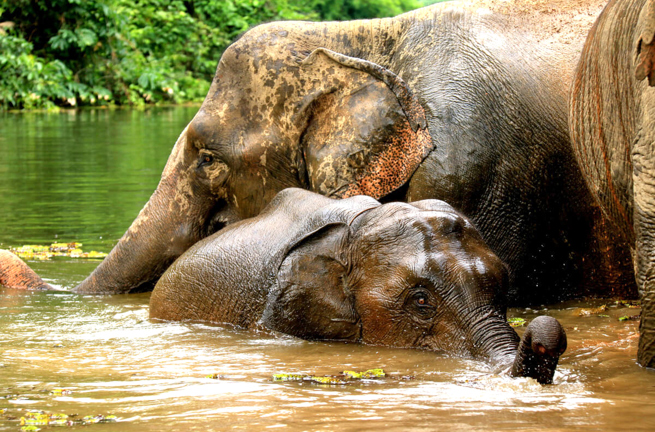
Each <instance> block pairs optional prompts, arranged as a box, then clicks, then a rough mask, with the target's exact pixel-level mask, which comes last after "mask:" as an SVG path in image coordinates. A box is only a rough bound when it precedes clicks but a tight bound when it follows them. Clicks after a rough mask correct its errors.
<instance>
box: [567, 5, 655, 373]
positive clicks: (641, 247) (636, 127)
mask: <svg viewBox="0 0 655 432" xmlns="http://www.w3.org/2000/svg"><path fill="white" fill-rule="evenodd" d="M654 38H655V1H653V0H612V1H610V2H609V4H608V5H607V7H606V8H605V9H604V10H603V13H602V14H601V15H600V17H599V18H598V21H597V22H596V24H595V25H594V27H593V29H592V30H591V32H590V33H589V37H588V39H587V41H586V43H585V46H584V50H583V53H582V55H581V57H580V63H579V65H578V69H577V72H576V75H575V80H574V82H573V85H572V89H571V96H570V109H571V112H570V128H571V137H572V139H573V142H574V148H575V150H576V156H577V158H578V162H579V163H580V166H581V169H582V172H583V174H584V177H585V179H586V180H587V183H588V185H589V188H590V189H591V190H592V191H593V193H594V196H595V197H596V198H597V200H598V202H599V203H600V204H601V206H602V208H603V210H604V212H605V213H606V214H607V215H608V217H609V218H610V219H611V220H612V221H613V223H614V224H615V225H616V227H617V230H616V232H617V239H620V238H621V237H622V238H623V239H625V240H626V241H628V242H629V244H630V245H632V248H633V260H634V267H635V273H636V280H637V285H638V287H639V291H640V296H641V299H642V317H641V325H640V333H641V335H640V339H639V354H638V360H639V363H640V364H641V365H643V366H649V367H655V88H653V87H654V86H655V40H654Z"/></svg>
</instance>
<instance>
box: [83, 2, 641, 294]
mask: <svg viewBox="0 0 655 432" xmlns="http://www.w3.org/2000/svg"><path fill="white" fill-rule="evenodd" d="M603 2H604V0H581V1H577V2H569V1H568V0H548V1H546V0H513V1H508V2H494V1H486V0H475V1H468V2H452V3H442V4H438V5H434V6H431V7H428V8H424V9H420V10H417V11H414V12H410V13H407V14H404V15H401V16H399V17H396V18H389V19H381V20H371V21H353V22H331V23H308V22H281V23H270V24H265V25H262V26H258V27H256V28H254V29H252V30H250V31H248V32H247V33H246V34H244V35H243V36H242V37H241V38H240V39H239V40H238V41H237V42H235V43H234V44H232V45H231V46H230V47H229V48H228V49H227V50H226V51H225V52H224V54H223V56H222V57H221V59H220V62H219V64H218V68H217V71H216V76H215V78H214V80H213V82H212V85H211V88H210V90H209V93H208V95H207V98H206V99H205V101H204V103H203V105H202V107H201V108H200V110H199V112H198V114H197V115H196V116H195V118H194V119H193V120H192V121H191V123H190V124H189V125H188V127H187V128H186V129H185V130H184V131H183V132H182V134H181V135H180V138H179V139H178V141H177V143H176V144H175V147H174V148H173V151H172V153H171V156H170V158H169V160H168V163H167V165H166V168H165V170H164V172H163V174H162V180H161V182H160V184H159V186H158V188H157V190H156V191H155V193H154V194H153V195H152V197H151V198H150V201H149V202H148V203H147V204H146V206H145V207H144V208H143V210H142V211H141V213H140V214H139V216H138V217H137V218H136V220H135V221H134V222H133V224H132V226H131V227H130V228H129V229H128V231H127V232H126V233H125V235H124V236H123V237H122V238H121V240H120V241H119V243H118V244H117V246H116V247H115V248H114V249H113V250H112V252H111V253H110V254H109V256H108V257H107V259H105V261H103V263H102V264H101V265H100V266H99V267H98V268H97V269H96V270H95V271H94V272H93V273H92V274H91V275H90V276H89V277H88V278H87V279H86V280H85V281H83V282H82V283H81V284H80V285H79V286H78V287H77V292H80V293H126V292H137V291H142V290H148V289H152V287H153V286H154V284H155V283H156V281H157V279H158V278H159V277H160V275H161V274H162V273H163V272H164V271H165V270H166V269H167V268H168V266H169V265H170V264H171V263H172V262H173V261H174V260H175V259H176V258H177V257H178V256H180V255H181V254H182V253H183V252H184V251H185V250H187V249H188V248H189V247H190V246H192V245H193V244H194V243H196V242H197V241H199V240H201V239H203V238H204V237H206V236H208V235H211V234H212V233H214V232H216V231H218V230H219V229H221V228H223V227H224V226H226V225H229V224H231V223H234V222H236V221H239V220H242V219H245V218H249V217H253V216H255V215H257V214H258V213H259V212H260V211H261V210H262V209H263V208H264V207H265V206H266V204H267V203H269V202H270V200H271V199H272V198H273V197H274V196H275V194H276V193H277V192H279V191H280V190H282V189H284V188H287V187H300V188H304V189H308V190H312V191H315V192H318V193H321V194H323V195H326V196H330V197H341V198H344V197H348V196H353V195H357V194H365V195H369V196H372V197H374V198H379V199H382V200H383V201H418V200H423V199H429V198H436V199H442V200H444V201H446V202H449V203H450V204H451V205H453V206H454V207H455V208H457V209H458V211H460V212H462V213H463V214H466V215H467V216H468V217H469V218H471V219H472V220H473V222H474V223H475V225H476V226H477V227H478V229H479V230H480V232H481V233H482V236H483V237H484V239H485V241H486V242H487V244H488V245H489V246H490V247H491V248H492V250H494V252H495V253H496V254H497V255H498V256H499V257H500V258H501V259H502V260H503V261H504V262H506V263H507V265H508V266H509V268H510V290H511V296H510V299H511V301H512V303H513V304H525V303H527V302H530V303H539V302H546V301H555V300H559V299H561V298H562V297H564V296H575V295H580V294H614V295H619V294H626V292H627V293H630V290H631V289H634V282H633V281H631V275H630V272H631V265H630V257H629V253H628V250H627V248H626V247H623V246H622V245H621V243H617V242H614V241H613V239H612V238H611V237H610V236H609V235H608V234H607V232H606V231H605V228H604V226H603V221H602V219H601V217H600V211H599V210H598V208H597V207H596V206H595V204H593V200H592V198H591V196H590V195H589V193H588V192H587V190H586V188H585V186H584V183H583V181H582V178H581V176H580V173H579V171H578V168H577V166H576V165H575V163H574V159H573V155H572V150H571V148H570V143H569V138H568V136H569V135H568V123H567V91H568V88H569V83H570V79H571V74H572V69H573V66H574V64H575V60H576V59H577V55H578V52H579V50H580V48H581V46H582V43H583V41H584V35H585V34H586V31H587V30H588V28H589V27H590V26H591V23H592V22H593V19H594V17H595V16H596V14H597V13H598V12H599V11H600V5H601V4H602V3H603ZM583 276H584V277H583ZM626 280H627V281H626ZM589 287H591V288H589ZM604 289H605V290H606V291H602V290H604Z"/></svg>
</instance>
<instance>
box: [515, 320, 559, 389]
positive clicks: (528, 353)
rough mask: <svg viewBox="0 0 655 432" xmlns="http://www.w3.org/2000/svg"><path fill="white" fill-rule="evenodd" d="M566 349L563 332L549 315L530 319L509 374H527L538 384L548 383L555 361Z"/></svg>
mask: <svg viewBox="0 0 655 432" xmlns="http://www.w3.org/2000/svg"><path fill="white" fill-rule="evenodd" d="M564 351H566V332H565V331H564V329H563V328H562V326H561V324H560V323H559V322H558V321H557V320H556V319H555V318H553V317H549V316H540V317H537V318H535V319H534V320H532V322H531V323H530V324H529V325H528V327H527V328H526V330H525V333H524V334H523V337H522V338H521V343H520V344H519V348H518V351H517V353H516V358H515V359H514V363H513V364H512V368H511V370H510V372H509V374H510V376H513V377H531V378H534V379H536V380H537V381H538V382H539V383H541V384H552V382H553V375H554V374H555V369H556V368H557V363H558V361H559V358H560V356H561V355H562V354H564Z"/></svg>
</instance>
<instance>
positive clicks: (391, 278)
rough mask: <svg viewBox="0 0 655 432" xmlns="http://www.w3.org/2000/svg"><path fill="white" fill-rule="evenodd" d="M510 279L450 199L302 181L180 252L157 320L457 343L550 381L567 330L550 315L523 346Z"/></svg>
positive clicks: (161, 291) (153, 303)
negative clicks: (511, 309)
mask: <svg viewBox="0 0 655 432" xmlns="http://www.w3.org/2000/svg"><path fill="white" fill-rule="evenodd" d="M298 203H302V205H298ZM507 280H508V276H507V270H506V269H505V266H504V265H503V263H502V262H501V261H500V260H499V259H498V257H496V255H494V254H493V252H492V251H491V250H490V249H489V248H488V247H487V246H486V245H485V243H484V241H483V240H482V238H481V237H480V235H479V233H478V232H477V230H476V229H475V228H474V227H473V225H472V224H471V223H470V222H469V221H468V220H467V219H466V218H464V217H462V216H461V215H460V214H458V213H457V212H456V211H455V210H454V209H453V208H452V207H450V206H449V205H448V204H446V203H444V202H443V201H437V200H424V201H419V202H412V203H409V204H405V203H388V204H384V205H380V203H379V202H378V201H376V200H374V199H373V198H370V197H367V196H355V197H351V198H347V199H343V200H333V199H330V198H326V197H324V196H322V195H319V194H316V193H313V192H309V191H306V190H303V189H293V188H292V189H286V190H284V191H282V192H280V193H279V194H278V195H277V196H276V197H275V198H274V199H273V200H272V201H271V203H270V204H269V205H268V206H267V207H266V208H265V209H264V210H263V211H262V212H261V214H260V215H259V216H256V217H254V218H251V219H246V220H244V221H241V222H238V223H234V224H232V225H230V226H229V227H227V228H225V229H223V230H221V231H219V232H218V233H216V234H214V235H212V236H210V237H208V238H205V239H204V240H202V241H200V242H198V243H196V244H195V245H194V246H192V247H191V248H190V249H189V250H188V251H187V252H185V253H184V254H183V255H182V256H181V257H180V258H178V259H177V260H176V261H175V262H174V263H173V265H171V266H170V267H169V269H168V270H167V271H166V272H165V273H164V275H163V276H162V277H161V279H160V280H159V282H158V283H157V285H156V286H155V289H154V291H153V293H152V296H151V298H150V317H151V318H159V319H166V320H192V321H210V322H218V323H230V324H234V325H238V326H241V327H245V328H264V329H268V330H275V331H280V332H283V333H287V334H291V335H294V336H298V337H302V338H306V339H333V340H334V339H336V340H347V341H361V342H365V343H369V344H376V345H386V346H394V347H401V348H423V349H429V350H438V351H446V352H449V353H454V354H457V355H466V356H474V357H476V358H481V359H486V360H489V361H491V362H492V364H494V365H497V366H499V367H503V366H506V367H507V368H508V369H510V373H511V375H513V376H530V377H533V378H535V379H537V380H538V381H539V382H541V383H550V382H552V378H553V373H554V372H555V367H556V366H557V361H558V359H559V356H560V355H561V354H562V353H563V352H564V350H565V349H566V334H565V332H564V330H563V329H562V327H561V326H560V325H559V323H558V322H557V320H555V319H554V318H551V317H539V318H538V319H536V320H534V321H533V322H532V323H530V326H528V328H527V329H526V332H525V334H524V337H523V339H522V342H521V346H520V347H519V338H518V336H517V334H516V333H515V332H514V330H513V329H512V328H511V327H510V326H509V324H507V320H506V317H505V293H506V289H507V287H506V284H507ZM510 367H511V368H510Z"/></svg>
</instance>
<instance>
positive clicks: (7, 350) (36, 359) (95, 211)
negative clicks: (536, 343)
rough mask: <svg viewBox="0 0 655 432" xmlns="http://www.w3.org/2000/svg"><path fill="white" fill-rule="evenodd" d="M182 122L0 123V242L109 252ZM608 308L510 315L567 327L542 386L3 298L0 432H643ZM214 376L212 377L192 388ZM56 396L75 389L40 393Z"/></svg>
mask: <svg viewBox="0 0 655 432" xmlns="http://www.w3.org/2000/svg"><path fill="white" fill-rule="evenodd" d="M194 111H195V108H167V109H159V110H153V111H151V112H145V113H139V112H130V111H84V112H82V113H78V114H72V113H62V114H54V115H53V114H30V115H13V114H12V115H4V116H2V117H0V243H1V244H3V245H4V246H7V245H20V244H23V243H48V242H50V241H52V240H55V235H57V236H58V237H57V239H59V240H77V241H81V242H83V243H85V248H87V246H90V248H96V249H100V250H103V251H108V250H109V249H110V248H111V245H112V244H113V242H115V241H116V239H118V237H120V235H122V233H123V232H124V230H125V229H126V228H127V227H128V226H129V224H130V222H131V221H132V219H133V218H134V217H135V215H136V214H137V213H138V211H139V210H140V208H141V207H142V206H143V204H144V203H145V202H146V201H147V199H148V197H149V196H150V194H151V193H152V190H153V189H154V188H155V186H156V184H157V181H158V179H159V175H160V172H161V170H162V169H163V166H164V164H165V161H166V158H167V156H168V153H169V152H170V148H171V147H172V145H173V143H174V141H175V139H176V138H177V136H178V135H179V133H180V131H181V130H182V129H183V127H184V125H185V124H186V122H187V121H188V120H189V119H190V118H191V117H192V116H193V114H194ZM101 237H102V238H101ZM96 265H97V262H93V261H83V260H73V259H65V258H60V259H55V260H52V261H47V262H30V266H32V267H33V268H34V269H36V271H37V272H38V273H40V274H41V275H42V276H43V277H44V278H45V279H46V281H47V282H49V283H51V284H53V285H55V286H58V287H71V286H74V285H75V284H76V283H78V282H79V281H81V280H82V279H83V278H84V277H85V276H86V275H87V274H89V273H90V272H91V270H92V269H93V268H94V267H95V266H96ZM598 304H600V303H598ZM608 304H610V306H611V307H609V308H608V309H607V311H604V312H603V313H602V315H606V316H602V317H599V316H590V317H581V316H579V311H577V310H576V308H578V307H583V306H584V307H587V306H588V305H587V304H583V303H566V304H561V305H557V306H555V307H552V308H549V309H548V310H531V309H528V310H523V309H520V310H519V309H513V310H512V311H511V315H514V316H521V317H524V318H526V319H528V320H529V319H531V318H534V317H535V316H537V315H539V314H544V313H547V314H550V315H553V316H555V317H557V318H558V319H560V321H561V322H562V323H563V325H564V326H565V328H566V331H567V333H568V336H569V350H568V351H567V353H566V354H565V355H564V357H563V358H562V361H561V367H560V369H559V371H558V373H557V374H556V376H555V384H554V385H552V386H544V387H542V386H540V385H538V384H536V383H535V382H534V381H532V380H529V379H515V380H512V379H509V378H506V377H503V376H498V375H494V374H493V373H492V371H490V370H489V368H488V367H487V366H486V365H485V364H482V363H479V362H475V361H470V360H465V359H454V358H448V357H445V356H438V355H435V354H434V353H430V352H425V351H417V350H399V349H389V348H383V347H372V346H363V345H356V344H342V343H321V342H307V341H302V340H298V339H294V338H291V337H288V336H283V335H270V334H263V333H254V332H248V331H243V330H239V329H234V328H229V327H222V326H212V325H202V324H189V323H162V322H152V321H150V320H148V311H147V308H148V295H147V294H138V295H130V296H126V295H122V296H110V297H91V296H87V297H82V296H77V295H74V294H70V293H65V292H57V293H53V292H50V293H23V292H17V291H12V290H7V289H0V364H1V365H2V367H0V397H2V398H1V399H0V410H1V409H4V408H7V409H8V411H7V412H6V413H5V414H0V431H4V430H6V431H18V430H20V426H19V425H18V420H17V419H18V418H20V417H21V415H22V414H23V413H24V410H26V409H34V410H47V411H52V412H63V413H67V414H73V413H77V414H80V415H81V416H84V415H94V414H114V415H116V416H118V417H119V419H120V423H117V424H99V425H92V426H86V427H84V428H85V430H97V431H138V432H147V431H161V430H166V431H189V430H199V431H212V430H232V429H235V430H265V429H278V428H279V429H285V430H339V431H360V430H385V431H388V430H390V431H407V430H410V431H411V430H425V431H432V430H437V429H438V430H449V429H450V430H467V431H468V430H485V431H489V430H526V429H536V430H549V431H559V430H564V429H571V428H576V429H580V430H652V429H653V428H654V427H655V373H654V372H652V371H648V370H644V369H642V368H640V367H638V366H637V365H636V364H635V362H634V359H635V358H636V349H637V322H636V321H626V322H620V321H618V317H620V316H623V315H635V314H636V313H637V312H638V310H634V309H627V308H625V307H618V306H616V305H614V304H613V303H611V302H609V303H608ZM519 331H521V330H520V329H519ZM376 367H381V368H384V369H385V370H386V371H387V372H388V373H390V374H391V375H392V377H391V378H387V379H384V380H382V381H379V382H369V383H355V384H349V385H347V386H341V387H339V386H321V385H316V384H309V383H294V382H288V383H277V382H272V381H271V375H273V374H274V373H280V372H290V373H301V374H313V375H322V374H335V373H338V372H340V371H342V370H345V369H349V370H366V369H370V368H376ZM211 374H219V375H221V377H222V378H221V379H218V380H214V379H209V378H205V377H206V376H207V375H211ZM403 376H413V377H414V379H411V380H407V379H400V377H403ZM55 388H65V389H69V390H72V392H73V393H72V394H70V395H61V396H55V395H51V394H50V392H51V390H53V389H55ZM11 417H15V418H16V419H11ZM77 428H78V429H79V428H81V427H77Z"/></svg>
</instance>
